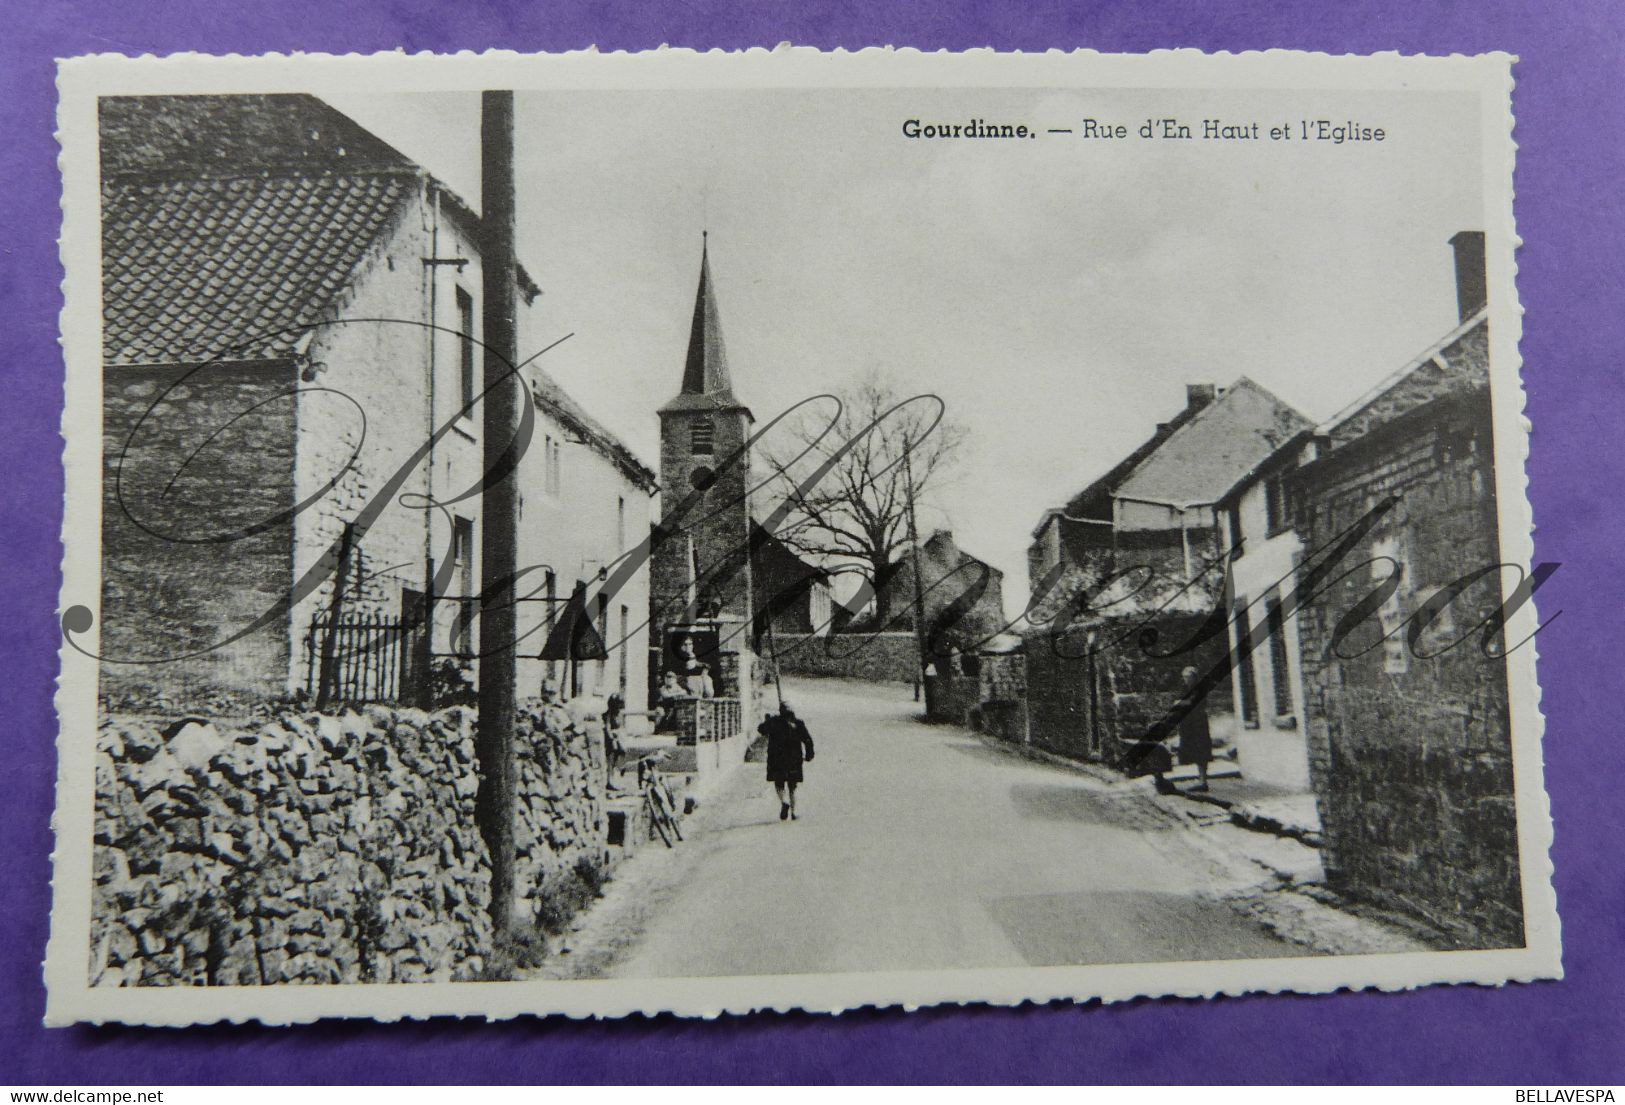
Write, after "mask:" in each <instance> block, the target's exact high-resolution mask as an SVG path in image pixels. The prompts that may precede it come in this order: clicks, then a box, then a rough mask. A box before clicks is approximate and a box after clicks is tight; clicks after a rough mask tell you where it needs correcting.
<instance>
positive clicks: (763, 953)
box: [609, 681, 1302, 978]
mask: <svg viewBox="0 0 1625 1105" xmlns="http://www.w3.org/2000/svg"><path fill="white" fill-rule="evenodd" d="M786 693H787V695H793V696H794V697H795V700H796V702H797V708H798V710H799V712H800V713H801V715H802V716H803V717H804V718H806V719H807V721H808V723H809V725H810V727H811V729H812V732H813V735H814V739H815V740H816V742H817V748H818V755H817V759H816V760H815V762H813V763H812V764H810V765H808V768H807V784H806V785H805V786H804V787H803V788H802V791H801V793H800V798H799V800H798V808H799V812H800V813H801V819H800V820H799V821H794V822H781V821H779V819H778V809H779V807H778V802H777V801H776V800H775V799H774V797H773V791H772V787H771V786H769V785H768V784H767V783H766V782H765V781H763V778H762V768H761V765H759V764H746V765H745V767H744V768H743V769H742V770H743V772H745V773H746V774H744V775H743V776H741V777H739V778H737V779H735V780H734V781H733V782H732V784H731V785H729V786H728V787H727V788H726V790H725V792H724V793H722V794H720V795H719V796H717V797H715V798H713V799H712V800H711V802H710V803H709V804H708V807H707V808H706V809H705V810H703V811H702V816H701V817H700V818H698V819H696V821H695V823H694V829H693V830H692V831H691V832H690V838H691V839H690V841H689V842H688V843H687V844H685V845H683V847H684V848H686V849H692V850H693V853H692V855H691V856H689V857H688V858H687V860H686V862H685V863H684V864H683V867H684V870H683V875H682V879H681V882H680V883H679V884H678V885H676V886H675V887H673V888H671V889H670V891H669V893H668V895H666V898H665V900H664V901H663V902H662V903H661V904H660V905H659V906H658V907H656V908H655V909H653V910H652V911H651V912H650V914H649V916H648V917H647V918H646V920H645V923H646V925H647V928H646V931H645V932H644V934H643V936H642V937H641V939H638V940H637V941H636V942H635V944H634V945H633V946H632V948H631V949H630V950H629V951H628V952H627V953H626V954H623V955H621V956H619V957H618V960H619V961H618V962H617V963H616V964H615V965H614V966H613V967H611V969H610V971H609V973H610V974H611V975H614V976H618V977H637V978H648V977H674V976H677V977H683V976H686V977H694V976H707V975H727V974H770V973H801V972H826V971H873V970H885V969H891V970H909V969H941V968H953V967H998V966H1023V965H1027V966H1044V965H1053V964H1078V963H1122V962H1147V961H1152V960H1188V959H1231V958H1251V957H1260V956H1278V955H1294V954H1302V950H1301V949H1297V948H1295V947H1294V946H1292V945H1289V944H1286V943H1284V942H1282V941H1280V940H1278V939H1277V938H1275V937H1274V936H1272V935H1270V934H1269V933H1268V932H1267V931H1266V930H1265V929H1263V928H1261V927H1259V926H1257V925H1256V924H1254V923H1252V922H1250V921H1248V920H1246V919H1245V918H1243V917H1242V916H1241V915H1240V914H1239V913H1237V912H1235V911H1233V910H1232V909H1230V908H1229V907H1228V906H1226V905H1224V904H1222V903H1220V902H1215V901H1212V900H1209V899H1205V898H1203V897H1201V896H1200V894H1201V892H1202V891H1203V890H1204V889H1205V888H1209V887H1211V885H1212V883H1211V879H1210V877H1209V874H1208V870H1207V868H1206V866H1205V865H1204V864H1203V863H1202V862H1201V861H1200V859H1199V858H1198V857H1197V855H1196V853H1195V852H1193V851H1192V850H1191V849H1190V848H1189V845H1188V843H1187V842H1186V841H1185V840H1184V839H1183V836H1182V834H1183V833H1184V832H1186V831H1188V830H1185V829H1183V828H1182V827H1181V825H1180V823H1179V822H1178V821H1177V819H1174V818H1172V817H1170V816H1169V815H1168V814H1166V813H1165V812H1163V811H1162V810H1160V809H1158V808H1157V806H1156V805H1155V804H1154V803H1152V802H1149V801H1147V800H1146V799H1145V797H1144V790H1143V788H1142V787H1140V786H1137V785H1127V784H1117V785H1108V784H1104V783H1102V782H1099V781H1097V780H1095V779H1092V778H1090V777H1087V776H1084V775H1081V774H1078V773H1076V772H1072V771H1068V770H1065V769H1061V768H1056V767H1051V766H1048V765H1043V764H1037V763H1033V762H1031V761H1028V760H1025V759H1022V758H1020V757H1017V756H1014V755H1012V754H1010V753H1007V752H1003V751H999V750H997V749H996V748H992V747H989V746H988V745H987V744H985V743H984V742H983V741H982V740H981V739H979V738H977V737H976V736H974V735H973V734H970V733H967V732H965V731H963V730H960V729H956V728H953V727H940V726H928V725H924V724H922V723H920V722H918V721H916V720H913V717H912V715H913V714H914V713H915V710H916V707H915V705H914V703H912V702H911V701H909V699H908V692H907V690H906V689H904V690H903V691H901V692H898V691H897V690H895V689H892V688H876V687H868V686H864V685H860V684H845V683H830V682H812V681H809V682H804V683H801V684H798V685H796V686H793V687H792V686H791V685H790V684H789V683H786Z"/></svg>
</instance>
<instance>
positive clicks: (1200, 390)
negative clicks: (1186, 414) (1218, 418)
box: [1185, 384, 1219, 411]
mask: <svg viewBox="0 0 1625 1105" xmlns="http://www.w3.org/2000/svg"><path fill="white" fill-rule="evenodd" d="M1218 397H1219V389H1218V388H1217V387H1215V386H1214V385H1212V384H1186V385H1185V409H1186V410H1192V411H1199V410H1201V409H1202V408H1203V407H1205V406H1207V405H1208V404H1209V403H1211V402H1213V400H1215V399H1217V398H1218Z"/></svg>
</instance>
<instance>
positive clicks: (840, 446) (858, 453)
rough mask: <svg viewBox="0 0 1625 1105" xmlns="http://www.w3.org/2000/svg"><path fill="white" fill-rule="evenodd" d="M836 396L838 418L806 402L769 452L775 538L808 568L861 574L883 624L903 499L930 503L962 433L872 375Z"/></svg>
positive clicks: (900, 546) (889, 606)
mask: <svg viewBox="0 0 1625 1105" xmlns="http://www.w3.org/2000/svg"><path fill="white" fill-rule="evenodd" d="M836 398H837V399H839V400H840V404H841V406H840V411H839V413H838V414H833V417H832V412H833V407H834V404H832V403H829V402H827V401H825V402H823V403H810V404H808V406H807V407H805V408H804V409H803V411H802V412H801V414H800V415H799V416H797V417H795V418H794V419H792V420H789V422H788V424H787V425H786V427H785V428H784V429H783V430H780V431H777V432H775V433H774V434H773V437H774V439H775V440H774V441H772V442H771V443H770V444H768V448H767V450H766V454H767V461H768V463H769V465H770V466H771V467H772V469H773V470H774V471H775V472H776V473H777V478H776V480H775V481H774V483H773V485H771V490H772V492H773V493H774V494H775V496H776V497H778V498H779V499H780V500H781V501H783V502H785V503H786V505H787V507H788V512H787V514H786V515H785V517H784V519H783V521H782V522H780V523H779V524H778V526H776V527H775V532H776V533H777V535H778V537H779V538H780V540H782V541H783V542H784V543H785V544H787V545H789V546H790V547H791V548H792V549H794V550H795V551H796V552H798V553H800V554H801V555H803V556H805V557H807V558H809V559H811V560H814V561H816V562H818V563H820V564H822V565H824V566H826V567H830V568H833V569H836V570H841V569H847V570H856V571H858V572H860V573H861V574H862V576H863V578H864V579H865V580H867V581H868V583H869V584H870V585H871V586H872V587H873V589H874V596H875V613H874V619H875V624H877V625H881V626H884V625H886V624H888V623H889V622H890V621H891V616H892V612H893V608H894V606H895V604H896V601H897V597H896V596H894V595H893V594H892V593H891V592H892V588H890V587H888V586H887V584H888V583H889V582H890V581H891V580H892V578H893V577H894V576H896V574H897V571H898V568H899V566H900V564H901V562H902V561H903V560H904V559H905V557H906V556H907V555H908V552H909V547H908V538H909V534H908V508H909V496H910V493H911V492H912V494H913V496H914V499H915V501H916V503H917V504H920V503H926V502H929V499H930V496H931V494H932V492H933V491H934V490H936V489H939V488H940V487H941V486H942V485H943V484H944V483H945V482H946V481H947V480H948V479H949V478H950V477H951V474H952V470H953V468H954V466H955V464H956V463H957V462H958V460H959V459H960V457H961V455H962V452H963V447H964V444H965V441H966V439H967V437H968V431H967V429H966V427H965V426H964V424H963V423H961V422H959V421H957V420H955V419H952V418H949V417H948V415H947V411H946V408H945V406H944V404H943V402H942V400H941V399H939V398H938V397H937V396H935V395H930V394H925V395H915V394H905V393H902V392H900V391H899V389H898V388H897V386H896V385H895V384H894V383H893V382H892V381H891V380H889V379H887V378H886V377H885V376H884V375H882V374H881V373H880V372H878V371H873V370H871V371H870V372H869V373H867V374H866V375H865V376H864V377H863V378H862V379H860V380H859V381H858V382H857V383H856V384H855V385H854V386H852V387H851V388H849V389H846V390H844V391H841V392H839V393H837V395H836ZM825 465H829V466H830V467H829V470H828V471H827V472H825V473H824V474H823V475H822V476H821V477H819V478H818V479H817V480H816V481H815V482H812V483H811V484H810V486H803V485H805V484H807V483H808V481H809V479H810V478H811V477H812V476H813V475H814V474H815V473H816V472H817V470H818V469H819V468H821V467H823V466H825ZM911 478H912V488H911V487H910V480H911Z"/></svg>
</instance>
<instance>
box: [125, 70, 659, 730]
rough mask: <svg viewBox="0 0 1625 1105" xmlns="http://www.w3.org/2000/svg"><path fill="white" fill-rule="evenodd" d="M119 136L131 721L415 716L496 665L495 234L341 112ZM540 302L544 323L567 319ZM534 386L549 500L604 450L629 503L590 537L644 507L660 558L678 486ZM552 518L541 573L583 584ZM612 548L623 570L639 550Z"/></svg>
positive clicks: (304, 107)
mask: <svg viewBox="0 0 1625 1105" xmlns="http://www.w3.org/2000/svg"><path fill="white" fill-rule="evenodd" d="M101 120H102V126H101V140H102V166H103V351H104V357H103V359H104V380H105V384H104V447H105V463H106V480H105V487H106V491H105V501H106V509H105V510H104V513H103V562H102V563H103V595H102V612H101V618H100V625H101V636H102V646H101V649H102V655H103V657H104V664H103V676H102V690H103V697H104V699H105V700H107V701H108V702H109V704H110V705H112V706H113V707H115V708H129V707H136V706H163V705H183V704H190V705H204V704H208V703H210V702H217V703H230V702H233V701H237V700H263V699H266V698H271V699H278V698H287V697H292V696H297V695H300V694H306V695H309V694H319V692H320V691H321V689H322V687H323V685H326V686H328V687H330V688H332V689H336V690H338V691H339V692H340V695H339V696H340V697H354V698H369V699H388V698H400V697H409V696H410V694H411V693H412V692H413V689H414V688H415V687H418V686H420V685H421V684H422V682H423V681H424V679H425V678H426V669H427V665H428V663H429V662H430V658H431V657H436V656H438V657H442V658H445V659H447V660H451V661H453V662H455V659H456V658H457V657H459V656H462V655H464V654H467V653H469V652H471V651H472V642H473V641H476V640H477V639H478V638H477V629H476V627H475V626H474V624H473V622H472V621H471V620H470V619H469V618H467V617H465V616H464V615H465V614H466V613H467V611H468V610H469V608H470V605H471V604H470V603H469V602H468V599H469V597H470V596H472V595H474V594H475V593H476V592H477V588H478V582H479V579H480V574H479V571H480V566H479V544H480V542H479V514H480V499H481V496H480V493H479V489H480V480H481V477H482V474H483V470H484V457H483V450H482V442H481V440H480V433H481V429H480V407H479V403H478V399H479V394H480V392H481V391H482V390H483V357H482V352H481V347H480V330H481V310H480V305H479V297H480V289H481V287H482V283H481V280H482V278H481V273H480V246H479V242H480V237H481V228H480V224H479V220H478V217H477V216H476V215H475V214H474V212H473V211H472V210H471V209H470V208H469V207H468V205H467V204H466V203H465V202H464V201H463V200H462V199H461V198H460V197H458V196H457V195H456V194H455V193H454V192H452V191H451V190H449V189H447V188H446V187H445V186H444V185H442V184H441V183H440V182H439V181H437V180H436V179H435V178H434V177H432V176H430V175H429V174H428V173H426V172H425V171H424V170H423V169H422V168H421V167H419V166H417V165H415V164H414V163H412V162H411V161H409V160H408V159H406V158H405V157H404V156H403V155H401V154H400V153H398V152H397V151H395V150H394V149H393V148H391V147H389V146H388V145H386V144H385V143H383V142H381V141H380V140H378V139H377V138H375V137H374V136H373V135H371V134H370V133H368V132H367V131H366V130H364V129H363V128H361V127H359V126H358V125H356V124H355V123H354V122H352V121H351V120H349V119H348V118H347V117H345V116H344V115H342V114H341V113H339V112H337V111H335V110H333V109H332V108H330V107H328V106H327V105H325V104H323V103H322V102H321V101H319V100H317V99H315V98H314V97H310V96H304V95H266V96H151V97H127V98H115V99H108V100H104V101H103V105H102V110H101ZM519 282H520V292H521V295H520V296H519V302H520V304H521V315H522V316H523V315H524V314H525V313H526V312H527V311H528V309H530V308H531V307H532V306H533V305H534V304H535V302H536V300H537V297H538V296H539V294H540V291H539V289H538V288H537V286H536V285H535V283H534V282H533V281H532V280H531V278H530V276H529V275H528V274H527V273H525V272H524V271H523V270H522V269H521V271H520V276H519ZM519 321H520V326H521V332H523V329H524V326H525V321H526V320H525V318H524V317H521V319H520V320H519ZM524 378H525V384H526V386H527V387H529V388H530V390H531V392H532V395H533V396H534V398H535V402H536V409H537V413H538V429H537V435H536V440H535V443H534V444H533V446H532V449H531V453H533V454H534V456H532V455H528V454H527V456H526V457H525V458H524V460H525V464H526V469H525V475H524V478H525V479H526V480H527V487H528V485H529V484H530V483H531V482H532V481H536V486H537V488H539V489H545V488H546V487H547V486H549V485H548V484H547V483H546V479H547V477H546V475H545V473H540V474H538V473H536V471H535V469H536V467H537V466H538V465H543V466H545V464H546V462H547V458H548V457H549V456H555V459H557V458H558V457H562V456H563V455H565V453H566V452H567V451H568V450H567V447H566V446H565V445H564V444H563V442H565V441H566V440H572V441H579V442H583V443H586V444H588V445H589V450H588V451H589V452H591V453H593V455H595V456H600V457H602V458H603V459H604V462H605V465H607V467H608V469H609V470H610V471H611V472H613V473H615V475H614V476H613V477H612V480H611V482H618V485H619V490H618V491H617V492H616V493H615V494H611V493H610V492H609V491H607V490H605V489H603V488H597V487H593V488H591V489H590V490H591V496H590V497H591V500H592V501H591V503H590V504H585V503H584V504H583V506H582V508H581V509H580V510H579V511H578V510H574V509H570V510H568V511H567V513H568V514H569V515H571V516H577V515H579V516H581V517H586V516H588V514H589V512H595V513H592V514H591V516H592V517H594V518H596V517H597V515H599V514H605V515H607V516H610V517H613V514H612V512H613V511H614V510H615V506H614V504H615V501H616V499H617V498H620V497H624V498H625V500H626V502H627V504H628V509H629V515H628V517H627V519H626V520H625V522H624V528H625V529H626V531H627V532H628V533H629V534H631V535H633V538H632V539H633V540H640V539H641V538H640V537H639V536H638V535H640V534H641V533H642V532H644V530H645V527H646V525H647V517H648V509H647V502H648V494H649V489H650V488H651V487H652V476H651V475H650V474H649V473H648V472H647V470H645V469H641V466H639V465H637V464H636V463H635V460H633V459H631V458H630V454H627V453H625V450H624V448H622V447H620V446H619V445H618V444H617V443H614V442H613V439H608V438H607V437H605V436H604V435H597V436H595V435H592V434H587V435H583V434H582V432H581V431H580V428H579V425H578V424H577V423H578V422H579V420H574V421H573V420H572V418H571V417H569V415H568V412H567V410H566V406H567V399H568V397H564V399H563V400H561V399H560V398H559V397H560V395H562V393H561V392H559V390H558V389H557V387H556V385H555V384H553V383H552V382H551V381H549V380H548V379H547V377H546V376H545V374H543V373H541V372H540V371H536V370H526V372H525V374H524ZM550 440H556V441H557V442H559V443H560V444H559V445H558V446H557V452H556V454H554V453H550V452H549V451H548V449H547V443H548V442H549V441H550ZM558 486H562V485H558ZM582 486H583V487H584V488H585V487H586V486H587V485H586V484H585V482H583V484H582ZM526 494H527V498H529V500H530V501H531V502H533V503H535V502H537V501H538V500H539V499H545V498H546V493H545V490H543V491H541V493H540V494H539V495H538V494H537V493H535V492H531V491H529V490H527V492H526ZM554 498H555V499H556V500H557V499H558V496H554ZM560 501H562V500H560ZM606 501H607V503H608V505H607V506H606V505H605V503H606ZM531 517H532V522H531V523H530V524H525V525H522V537H521V548H520V557H519V562H520V564H521V565H527V564H542V563H552V562H558V563H560V564H564V563H566V562H568V564H569V566H570V571H571V575H570V576H569V577H568V578H569V579H570V580H571V581H573V580H574V579H575V578H577V577H578V575H579V570H578V569H579V565H580V562H581V561H583V560H584V559H587V557H585V556H583V555H581V554H579V553H578V551H577V550H575V549H574V548H568V549H567V548H564V547H562V546H561V545H560V543H559V539H558V535H559V534H562V533H572V534H573V531H572V529H571V527H569V526H565V525H562V524H560V525H551V526H549V525H546V524H545V523H544V518H545V517H546V511H545V510H536V511H534V512H533V513H532V515H531ZM592 532H593V534H594V537H593V540H594V541H595V542H596V543H598V544H600V545H601V546H602V547H601V548H600V549H599V551H597V552H596V553H595V554H594V556H595V557H596V558H597V559H599V560H603V561H608V560H611V559H613V558H614V557H615V556H616V555H618V554H619V551H620V550H621V548H624V547H625V546H615V545H613V542H612V540H611V539H610V536H609V535H610V534H611V533H613V529H612V528H611V526H610V525H609V524H608V523H606V524H605V525H604V526H602V527H597V526H595V527H592ZM527 537H528V540H527ZM571 540H575V537H574V536H572V537H571ZM425 596H432V597H433V600H434V601H432V602H429V603H426V602H425ZM623 601H628V602H631V603H637V604H638V605H637V606H634V607H633V609H640V608H641V601H640V600H639V599H638V598H637V597H636V596H629V597H628V598H627V599H626V600H623ZM426 605H427V606H428V607H429V608H430V609H432V611H433V614H432V617H431V619H430V621H431V622H432V624H428V626H427V630H428V631H427V636H426V639H424V638H423V637H421V636H420V637H419V638H418V640H419V641H421V643H422V646H423V647H418V645H417V644H410V643H409V638H410V637H411V636H412V632H411V631H412V627H413V626H414V625H417V626H422V625H424V624H425V620H424V618H423V614H422V611H423V610H424V609H425V606H426ZM537 605H538V607H540V606H541V605H543V604H537ZM639 621H641V619H630V623H631V624H633V625H636V624H637V623H638V622H639ZM363 623H364V624H363ZM335 625H336V626H344V627H353V629H350V630H348V635H347V636H342V637H341V636H339V635H338V634H337V633H336V632H335V631H334V629H333V627H334V626H335ZM630 650H631V654H632V655H633V656H634V657H636V660H631V661H629V662H628V666H629V667H633V666H634V665H635V664H636V663H638V662H641V658H642V655H643V653H644V646H643V642H642V640H641V639H640V640H637V641H635V642H633V643H632V644H631V645H630ZM470 666H471V667H475V666H476V665H472V664H471V665H470ZM633 678H635V676H633ZM522 691H523V687H522Z"/></svg>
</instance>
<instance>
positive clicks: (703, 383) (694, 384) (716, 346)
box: [660, 240, 748, 414]
mask: <svg viewBox="0 0 1625 1105" xmlns="http://www.w3.org/2000/svg"><path fill="white" fill-rule="evenodd" d="M695 410H710V411H719V410H747V408H746V407H745V404H743V403H741V402H740V401H739V399H738V397H737V396H735V395H734V391H733V380H732V379H731V378H730V377H729V375H728V352H727V349H726V347H725V346H724V345H723V343H722V318H721V315H720V314H719V313H718V311H717V297H716V286H715V284H713V283H712V280H711V257H710V243H709V240H705V241H704V244H702V245H701V247H700V286H699V289H698V290H697V291H696V292H695V295H694V322H693V324H692V326H691V327H690V329H689V334H688V358H687V360H686V361H685V362H684V364H683V388H682V390H681V391H680V392H679V393H678V394H677V396H676V397H675V398H673V399H672V400H671V401H670V402H668V403H667V404H666V405H665V406H663V407H661V408H660V411H661V413H662V414H665V413H667V412H672V411H695ZM747 413H748V410H747Z"/></svg>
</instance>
